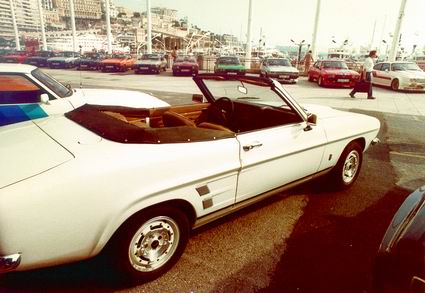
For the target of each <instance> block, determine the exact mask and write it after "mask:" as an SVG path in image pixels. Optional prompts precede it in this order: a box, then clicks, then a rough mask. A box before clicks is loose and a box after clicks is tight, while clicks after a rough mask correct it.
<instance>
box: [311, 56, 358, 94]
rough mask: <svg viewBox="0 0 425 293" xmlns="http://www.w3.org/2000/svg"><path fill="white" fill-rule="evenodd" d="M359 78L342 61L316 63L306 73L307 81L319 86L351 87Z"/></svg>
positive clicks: (356, 73)
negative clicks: (315, 82)
mask: <svg viewBox="0 0 425 293" xmlns="http://www.w3.org/2000/svg"><path fill="white" fill-rule="evenodd" d="M359 78H360V74H359V73H358V72H356V71H354V70H350V69H348V67H347V64H346V63H345V61H342V60H320V61H316V62H315V63H314V65H313V66H312V67H311V68H310V70H309V72H308V81H317V84H318V85H319V86H334V87H353V86H354V84H355V83H356V81H357V80H358V79H359Z"/></svg>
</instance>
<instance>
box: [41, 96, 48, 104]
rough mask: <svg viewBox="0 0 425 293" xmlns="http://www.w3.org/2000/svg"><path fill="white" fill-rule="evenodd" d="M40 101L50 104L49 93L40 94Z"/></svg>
mask: <svg viewBox="0 0 425 293" xmlns="http://www.w3.org/2000/svg"><path fill="white" fill-rule="evenodd" d="M40 102H41V103H42V104H45V105H50V99H49V95H48V94H41V95H40Z"/></svg>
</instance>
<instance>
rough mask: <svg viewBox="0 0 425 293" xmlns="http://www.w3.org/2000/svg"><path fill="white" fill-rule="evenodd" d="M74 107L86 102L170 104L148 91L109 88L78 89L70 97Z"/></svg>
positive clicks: (133, 106) (156, 106)
mask: <svg viewBox="0 0 425 293" xmlns="http://www.w3.org/2000/svg"><path fill="white" fill-rule="evenodd" d="M69 101H70V102H71V104H72V105H73V107H74V108H77V107H80V106H82V105H84V104H91V105H104V106H123V107H131V108H161V107H169V106H170V105H169V104H168V103H166V102H164V101H162V100H160V99H158V98H156V97H154V96H151V95H149V94H147V93H143V92H136V91H127V90H108V89H76V90H75V93H74V95H72V96H71V97H70V98H69Z"/></svg>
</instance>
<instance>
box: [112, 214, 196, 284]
mask: <svg viewBox="0 0 425 293" xmlns="http://www.w3.org/2000/svg"><path fill="white" fill-rule="evenodd" d="M188 238H189V221H188V219H187V217H186V216H185V214H184V213H183V212H182V211H180V210H179V209H175V208H172V207H167V206H164V207H155V208H151V209H147V210H144V211H142V212H141V213H139V214H138V215H136V216H135V217H133V218H132V219H130V220H129V221H128V222H126V223H125V224H124V226H123V227H121V228H120V230H119V232H118V233H117V234H116V235H115V236H114V239H113V240H112V245H111V246H110V248H109V249H108V250H107V252H106V253H107V257H108V258H109V259H110V260H111V261H112V264H113V265H114V266H115V268H116V269H117V272H119V273H124V277H125V278H126V279H129V280H130V281H133V282H140V281H150V280H153V279H156V278H158V277H159V276H161V275H162V274H164V273H165V272H167V271H168V270H169V269H170V268H171V267H172V266H173V265H174V264H175V263H176V262H177V261H178V259H179V258H180V256H181V255H182V254H183V251H184V249H185V247H186V244H187V241H188Z"/></svg>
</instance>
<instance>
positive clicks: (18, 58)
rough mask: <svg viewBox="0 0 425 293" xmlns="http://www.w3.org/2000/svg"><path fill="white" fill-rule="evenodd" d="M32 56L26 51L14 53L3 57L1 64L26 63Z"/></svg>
mask: <svg viewBox="0 0 425 293" xmlns="http://www.w3.org/2000/svg"><path fill="white" fill-rule="evenodd" d="M29 55H30V54H29V53H28V52H26V51H12V52H10V53H9V54H5V55H3V56H2V57H1V62H4V63H24V61H25V60H26V59H27V58H28V56H29Z"/></svg>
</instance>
